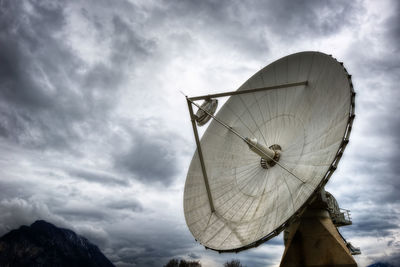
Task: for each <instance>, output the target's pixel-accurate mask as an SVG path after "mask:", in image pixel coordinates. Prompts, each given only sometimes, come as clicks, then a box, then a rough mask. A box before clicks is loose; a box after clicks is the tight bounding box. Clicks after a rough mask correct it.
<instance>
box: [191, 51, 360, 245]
mask: <svg viewBox="0 0 400 267" xmlns="http://www.w3.org/2000/svg"><path fill="white" fill-rule="evenodd" d="M223 96H230V98H229V99H228V100H227V102H226V103H225V104H224V105H223V106H222V107H221V108H220V110H219V111H218V113H217V114H216V115H215V116H214V112H215V109H213V108H212V107H213V104H212V102H211V101H212V99H215V98H217V97H223ZM354 96H355V93H354V91H353V86H352V82H351V77H350V75H348V73H347V71H346V69H345V68H344V67H343V65H342V63H340V62H338V61H337V60H336V59H334V58H333V57H331V56H330V55H326V54H323V53H319V52H301V53H297V54H293V55H289V56H286V57H283V58H281V59H279V60H277V61H275V62H273V63H272V64H270V65H268V66H267V67H265V68H263V69H262V70H260V71H259V72H257V73H256V74H255V75H253V76H252V77H251V78H250V79H249V80H247V81H246V82H245V83H244V84H243V85H242V86H241V87H240V88H239V89H238V90H237V91H234V92H228V93H220V94H214V95H207V96H199V97H191V98H187V100H188V107H189V111H190V114H191V118H192V126H193V130H194V134H195V139H196V143H197V151H196V152H195V153H194V156H193V159H192V161H191V164H190V167H189V170H188V174H187V179H186V183H185V189H184V213H185V219H186V223H187V225H188V227H189V230H190V232H191V233H192V234H193V236H194V237H195V239H196V240H197V241H199V242H200V243H201V244H202V245H204V246H205V247H206V248H210V249H213V250H216V251H219V252H233V251H235V252H237V251H240V250H244V249H247V248H251V247H254V246H257V245H259V244H261V243H263V242H265V241H267V240H269V239H270V238H272V237H274V236H276V235H278V234H279V233H280V232H281V231H282V230H283V229H284V228H285V226H287V225H288V224H289V223H290V222H292V221H293V220H295V219H296V218H298V217H299V216H300V215H301V214H302V213H303V212H304V210H305V208H306V207H307V205H308V204H310V203H311V201H312V200H313V199H314V198H315V197H316V195H317V193H318V192H320V191H321V189H322V188H323V186H324V185H325V184H326V183H327V181H328V180H329V178H330V176H331V175H332V173H333V172H334V171H335V169H336V167H337V165H338V162H339V160H340V158H341V157H342V154H343V151H344V149H345V147H346V145H347V143H348V141H349V135H350V131H351V127H352V122H353V119H354ZM197 100H206V101H208V102H206V104H204V106H207V110H208V111H207V110H206V109H205V108H204V107H203V108H201V106H200V105H198V104H196V102H195V101H197ZM207 103H208V104H207ZM192 105H195V106H197V107H198V108H199V110H201V111H202V112H200V111H198V113H200V114H203V117H204V118H206V119H207V118H208V119H210V118H211V117H212V118H214V119H213V120H211V122H210V124H209V126H208V128H207V129H206V131H205V133H204V135H203V136H202V138H201V141H200V140H199V136H198V133H197V127H196V124H195V121H196V118H197V117H196V116H195V115H194V113H193V109H192ZM215 108H216V107H215ZM204 114H206V115H204ZM197 122H198V121H197ZM205 123H206V122H205ZM205 123H203V124H205ZM198 124H199V126H200V123H198Z"/></svg>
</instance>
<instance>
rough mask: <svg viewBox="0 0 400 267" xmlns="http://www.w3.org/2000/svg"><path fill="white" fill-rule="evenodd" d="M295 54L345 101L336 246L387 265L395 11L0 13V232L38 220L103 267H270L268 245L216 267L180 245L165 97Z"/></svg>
mask: <svg viewBox="0 0 400 267" xmlns="http://www.w3.org/2000/svg"><path fill="white" fill-rule="evenodd" d="M304 50H314V51H321V52H324V53H327V54H332V55H333V56H334V57H336V58H337V59H338V60H340V61H343V62H344V64H345V66H346V68H347V70H348V71H349V73H350V74H352V77H353V83H354V87H355V90H356V92H357V97H356V120H355V122H354V125H353V126H354V127H353V129H354V130H353V132H352V135H351V138H350V144H349V146H348V147H347V149H346V151H345V154H344V157H343V159H342V160H341V162H340V165H339V168H338V170H337V171H336V173H335V174H334V175H333V177H332V178H331V180H330V181H329V183H328V185H327V188H326V189H327V190H328V191H330V192H331V193H333V194H334V196H335V197H336V199H337V200H338V202H339V204H340V206H341V207H342V208H347V209H350V210H351V212H352V219H353V225H352V226H349V227H346V228H343V229H342V233H343V235H344V236H345V237H346V238H347V240H348V241H350V242H352V244H354V245H355V246H357V247H361V251H362V254H361V255H359V256H355V259H356V261H357V262H358V263H359V265H360V266H367V265H368V264H371V263H374V262H377V261H389V262H392V263H395V262H400V252H399V251H400V231H399V230H400V179H399V176H398V173H399V171H400V164H399V162H400V151H399V148H400V147H399V146H400V92H399V77H400V2H399V1H289V0H287V1H217V0H215V1H210V0H206V1H195V0H192V1H146V0H143V1H128V0H124V1H123V0H118V1H113V0H96V1H95V0H93V1H90V0H87V1H67V0H65V1H54V0H49V1H39V0H38V1H34V0H32V1H30V0H29V1H28V0H26V1H13V0H0V151H1V152H0V235H3V234H4V233H6V232H8V231H9V230H11V229H14V228H16V227H19V226H20V225H21V224H31V223H32V222H34V221H35V220H36V219H45V220H48V221H50V222H52V223H55V224H56V225H58V226H62V227H68V228H70V229H73V230H75V231H76V232H77V233H79V234H82V235H84V236H85V237H87V238H88V239H89V240H91V241H92V242H94V243H95V244H97V245H98V246H99V247H100V248H101V249H102V251H103V252H104V253H105V254H106V256H108V257H109V258H110V260H111V261H112V262H114V263H115V264H116V265H117V266H162V265H163V264H165V263H166V262H167V261H168V259H170V258H172V257H178V258H183V259H196V260H200V262H201V263H202V265H203V266H210V267H212V266H222V264H223V262H225V261H226V260H228V259H233V258H235V259H240V260H241V262H242V263H244V264H245V265H247V266H248V267H253V266H255V267H258V266H278V265H279V262H280V258H281V256H282V252H283V242H282V236H278V237H276V238H274V239H272V240H270V241H269V242H268V243H265V244H263V245H262V246H260V247H258V248H255V249H251V250H249V251H246V252H241V253H239V254H222V255H219V254H218V253H216V252H213V251H206V250H205V249H204V247H202V246H201V245H200V244H199V243H196V242H195V240H194V238H193V237H192V236H191V234H190V232H189V230H188V228H187V227H186V223H185V220H184V216H183V204H182V200H183V187H184V181H185V178H186V172H187V169H188V167H189V163H190V160H191V157H192V155H193V153H194V151H195V142H194V137H193V133H192V129H191V124H190V120H189V115H188V111H187V105H186V101H185V98H184V97H183V96H182V94H180V92H179V90H182V91H183V92H185V93H186V94H188V95H190V96H195V95H201V94H207V93H213V92H221V91H229V90H235V89H237V88H238V87H239V86H240V85H241V84H242V83H244V82H245V81H246V80H247V79H248V78H249V77H250V76H251V75H252V74H254V73H255V72H256V71H258V70H259V69H261V68H262V67H264V66H266V65H267V64H269V63H271V62H273V61H275V60H276V59H279V58H281V57H283V56H286V55H288V54H291V53H295V52H300V51H304ZM396 259H397V261H396ZM397 264H398V263H397Z"/></svg>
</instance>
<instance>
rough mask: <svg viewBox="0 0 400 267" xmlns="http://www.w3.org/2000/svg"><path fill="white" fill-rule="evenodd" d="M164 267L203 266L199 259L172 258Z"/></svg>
mask: <svg viewBox="0 0 400 267" xmlns="http://www.w3.org/2000/svg"><path fill="white" fill-rule="evenodd" d="M164 267H201V264H200V262H198V261H185V260H180V261H179V260H178V259H171V260H170V261H169V262H168V263H167V264H166V265H164Z"/></svg>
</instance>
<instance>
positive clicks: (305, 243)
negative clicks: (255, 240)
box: [280, 208, 357, 267]
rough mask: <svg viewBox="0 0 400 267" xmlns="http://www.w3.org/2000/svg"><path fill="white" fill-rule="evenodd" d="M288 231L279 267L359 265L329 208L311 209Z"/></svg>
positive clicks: (350, 266)
mask: <svg viewBox="0 0 400 267" xmlns="http://www.w3.org/2000/svg"><path fill="white" fill-rule="evenodd" d="M288 230H289V234H288V238H287V241H286V244H285V252H284V253H283V256H282V260H281V264H280V267H294V266H310V267H311V266H313V267H317V266H332V267H339V266H340V267H342V266H343V267H353V266H354V267H356V266H357V263H356V262H355V260H354V258H353V256H352V255H351V254H350V251H349V249H348V248H347V247H346V244H345V242H344V241H343V239H342V238H341V236H340V234H339V232H338V230H337V228H336V227H335V226H334V225H333V223H332V220H331V218H330V217H329V213H328V212H327V211H326V210H324V209H318V208H316V209H310V208H309V209H308V210H307V211H306V212H305V213H304V215H303V216H302V217H301V218H300V220H299V221H298V222H295V223H293V224H292V225H291V226H290V227H289V229H288Z"/></svg>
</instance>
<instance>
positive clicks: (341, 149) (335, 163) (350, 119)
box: [186, 55, 356, 253]
mask: <svg viewBox="0 0 400 267" xmlns="http://www.w3.org/2000/svg"><path fill="white" fill-rule="evenodd" d="M330 56H331V55H330ZM339 63H340V65H342V66H343V62H339ZM343 69H344V71H345V73H346V75H347V78H348V82H349V85H350V93H351V101H350V102H351V103H350V109H349V113H348V115H349V116H348V121H347V126H346V130H345V133H344V136H343V139H342V142H341V144H340V147H339V149H338V151H337V153H336V156H335V158H334V159H333V161H332V163H331V165H330V167H329V169H328V171H327V172H326V174H325V175H324V178H323V179H322V180H321V182H320V184H319V185H318V186H317V187H316V189H315V190H314V192H313V194H311V195H310V197H309V198H308V200H307V201H305V203H304V204H303V205H302V206H301V207H300V208H299V209H298V210H297V212H295V213H294V214H293V215H292V216H291V217H290V218H289V219H288V220H287V221H285V222H284V223H283V224H281V225H280V226H279V227H277V228H276V229H275V230H274V231H272V232H271V233H269V234H267V235H266V236H264V237H263V238H261V239H259V240H258V241H255V242H253V243H250V244H248V245H246V246H243V247H240V248H237V249H230V250H217V249H213V248H209V247H207V246H204V247H205V248H206V249H211V250H215V251H217V252H219V253H229V252H235V253H237V252H240V251H243V250H246V249H249V248H252V247H258V246H259V245H260V244H262V243H264V242H266V241H268V240H269V239H271V238H273V237H275V236H277V235H278V234H279V233H280V232H282V231H283V230H284V229H285V228H286V227H287V226H288V225H290V224H291V223H292V222H293V221H295V220H296V219H298V218H300V216H301V215H302V214H303V212H304V211H305V209H306V208H307V207H308V206H309V205H310V203H311V202H312V201H313V200H314V199H315V198H316V194H315V193H316V192H319V191H320V190H321V189H322V188H323V187H324V186H325V184H326V183H327V182H328V180H329V178H330V177H331V176H332V174H333V173H334V171H335V170H336V168H337V166H338V163H339V161H340V159H341V158H342V156H343V152H344V149H345V148H346V146H347V144H348V143H349V137H350V133H351V130H352V125H353V121H354V118H355V95H356V93H355V92H354V88H353V82H352V80H351V75H350V74H349V73H348V72H347V70H346V68H345V67H344V66H343ZM301 85H304V86H307V85H308V81H302V82H296V83H287V84H279V85H274V86H268V87H261V88H253V89H248V90H240V91H230V92H225V93H217V94H209V95H202V96H195V97H187V96H186V101H187V105H188V109H189V114H190V119H191V122H192V127H193V133H194V137H195V140H196V146H197V151H198V155H199V159H200V164H201V169H202V172H203V178H204V183H205V186H206V190H207V195H208V199H209V203H210V209H211V211H212V212H215V207H214V203H213V200H212V195H211V191H210V186H209V182H208V176H207V170H206V166H205V163H204V158H203V152H202V149H201V144H200V139H199V134H198V131H197V126H196V117H195V114H194V113H193V107H192V104H195V103H194V102H193V101H196V100H206V99H210V98H218V97H225V96H233V95H240V94H248V93H255V92H260V91H267V90H273V89H280V88H287V87H295V86H301ZM195 106H197V107H199V106H198V105H197V104H195ZM212 117H213V118H214V119H215V120H217V118H216V117H215V116H212ZM229 128H230V130H233V129H232V128H231V127H229V126H228V129H229ZM239 137H240V136H239Z"/></svg>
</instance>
